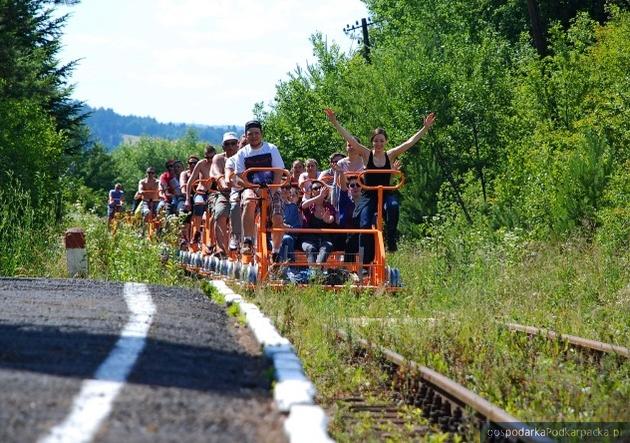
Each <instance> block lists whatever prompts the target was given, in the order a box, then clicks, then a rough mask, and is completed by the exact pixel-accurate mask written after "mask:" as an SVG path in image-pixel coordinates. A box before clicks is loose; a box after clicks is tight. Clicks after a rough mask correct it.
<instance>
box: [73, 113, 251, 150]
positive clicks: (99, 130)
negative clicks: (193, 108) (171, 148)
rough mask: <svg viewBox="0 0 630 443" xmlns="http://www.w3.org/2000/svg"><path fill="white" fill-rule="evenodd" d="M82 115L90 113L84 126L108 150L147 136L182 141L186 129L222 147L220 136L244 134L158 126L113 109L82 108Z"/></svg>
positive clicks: (212, 128) (228, 128) (187, 126)
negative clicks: (180, 139) (124, 142)
mask: <svg viewBox="0 0 630 443" xmlns="http://www.w3.org/2000/svg"><path fill="white" fill-rule="evenodd" d="M84 112H86V113H89V116H88V117H87V118H86V120H85V123H86V124H87V126H88V127H89V128H90V133H91V138H92V139H93V140H94V141H96V142H100V143H102V144H103V145H105V146H106V147H107V148H108V149H109V150H112V149H114V148H115V147H116V146H118V145H120V144H121V143H123V141H125V140H133V139H134V138H136V137H141V136H149V137H158V138H165V139H170V140H173V139H177V138H181V137H183V136H184V135H185V134H186V132H188V130H189V129H194V130H195V131H196V133H197V135H198V136H199V139H201V140H203V141H207V142H208V143H211V144H213V145H217V144H221V141H222V138H223V133H224V132H227V131H234V132H236V133H237V134H241V133H242V132H243V127H242V126H235V125H227V126H209V125H192V124H187V123H160V122H158V121H157V120H156V119H155V118H153V117H138V116H136V115H120V114H117V113H116V112H114V110H112V109H106V108H91V107H89V106H85V108H84Z"/></svg>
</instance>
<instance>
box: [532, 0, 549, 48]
mask: <svg viewBox="0 0 630 443" xmlns="http://www.w3.org/2000/svg"><path fill="white" fill-rule="evenodd" d="M527 10H528V12H529V22H530V24H531V27H532V37H533V38H534V46H535V47H536V50H537V51H538V54H539V55H540V56H541V57H542V56H544V55H545V54H546V52H547V44H546V43H545V36H544V34H543V30H542V26H541V24H540V10H539V9H538V3H537V2H536V0H527Z"/></svg>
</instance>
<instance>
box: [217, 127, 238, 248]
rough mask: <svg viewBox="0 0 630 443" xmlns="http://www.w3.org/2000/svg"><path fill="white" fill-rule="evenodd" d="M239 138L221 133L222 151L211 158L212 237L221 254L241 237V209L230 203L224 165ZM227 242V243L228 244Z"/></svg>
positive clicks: (235, 244)
mask: <svg viewBox="0 0 630 443" xmlns="http://www.w3.org/2000/svg"><path fill="white" fill-rule="evenodd" d="M238 145H239V140H238V137H237V136H236V134H235V133H233V132H226V133H225V134H223V144H222V146H223V152H222V153H221V154H217V155H215V156H214V158H213V159H212V167H211V168H210V176H211V177H212V178H214V179H215V180H216V183H217V190H219V191H220V192H219V193H217V194H215V196H214V201H213V203H212V218H213V220H214V227H213V229H214V238H215V239H216V241H217V249H218V251H217V252H218V253H219V254H221V255H223V254H225V252H226V251H227V250H228V248H229V249H236V248H237V247H238V239H240V237H241V220H240V218H241V211H240V207H239V206H237V205H233V206H231V205H230V189H231V188H230V184H229V182H228V181H226V179H225V165H226V162H227V159H228V158H230V157H232V156H233V155H234V154H236V152H237V151H238ZM228 217H229V220H230V222H231V225H232V226H231V228H232V237H231V239H230V235H229V231H228ZM228 242H229V244H228Z"/></svg>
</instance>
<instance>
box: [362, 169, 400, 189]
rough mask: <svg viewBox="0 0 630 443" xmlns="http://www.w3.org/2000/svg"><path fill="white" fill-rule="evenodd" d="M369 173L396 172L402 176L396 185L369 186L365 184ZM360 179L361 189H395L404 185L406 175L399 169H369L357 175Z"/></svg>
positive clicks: (395, 173)
mask: <svg viewBox="0 0 630 443" xmlns="http://www.w3.org/2000/svg"><path fill="white" fill-rule="evenodd" d="M369 174H394V175H398V176H399V177H400V181H399V182H398V183H396V184H395V185H377V186H368V185H366V184H365V181H364V179H365V176H366V175H369ZM357 178H358V180H359V185H361V189H365V190H366V191H377V190H379V189H382V190H384V191H395V190H396V189H400V188H401V187H402V185H404V184H405V175H404V174H403V173H402V171H399V170H398V169H368V170H364V171H361V173H360V174H359V175H358V176H357Z"/></svg>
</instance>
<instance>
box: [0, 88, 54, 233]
mask: <svg viewBox="0 0 630 443" xmlns="http://www.w3.org/2000/svg"><path fill="white" fill-rule="evenodd" d="M2 84H3V81H2V80H0V85H2ZM65 141H66V140H65V138H64V137H63V136H62V134H61V133H59V132H58V131H57V130H56V129H55V126H54V123H53V120H52V118H51V117H50V116H48V115H47V114H46V113H45V112H44V111H43V110H42V109H41V107H40V106H38V105H37V103H35V102H34V101H32V100H29V99H11V98H5V97H2V96H0V147H1V148H0V162H1V163H2V165H4V168H3V170H2V172H0V189H7V188H10V187H12V186H17V187H18V188H19V189H20V190H21V192H22V193H26V194H27V196H28V198H29V206H30V207H31V208H32V209H33V210H34V211H36V213H37V212H38V211H39V210H40V209H41V208H44V207H46V208H50V207H52V208H53V209H56V206H55V205H56V204H57V202H58V199H57V196H59V195H60V190H59V177H60V176H61V174H62V172H63V171H62V170H61V168H62V165H63V162H62V153H63V149H64V143H65ZM49 215H50V213H49V211H48V210H47V209H46V210H44V213H42V215H41V216H40V215H39V214H36V215H35V220H34V221H36V222H37V221H43V220H45V219H46V218H47V217H48V216H49Z"/></svg>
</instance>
